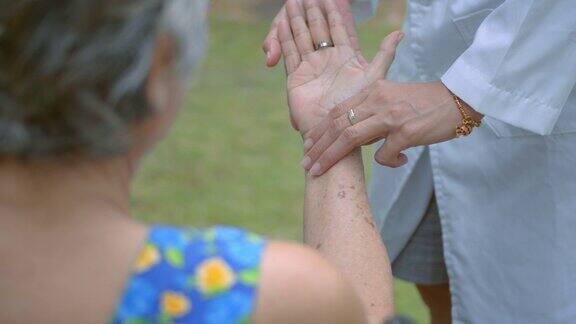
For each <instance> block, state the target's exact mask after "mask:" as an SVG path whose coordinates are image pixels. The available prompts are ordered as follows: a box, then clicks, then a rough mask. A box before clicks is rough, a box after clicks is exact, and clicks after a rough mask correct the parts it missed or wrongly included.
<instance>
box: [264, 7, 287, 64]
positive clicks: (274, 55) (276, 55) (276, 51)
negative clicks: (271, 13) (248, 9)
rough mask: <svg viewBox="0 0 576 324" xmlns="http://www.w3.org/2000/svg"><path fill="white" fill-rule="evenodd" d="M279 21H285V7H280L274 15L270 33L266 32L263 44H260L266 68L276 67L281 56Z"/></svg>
mask: <svg viewBox="0 0 576 324" xmlns="http://www.w3.org/2000/svg"><path fill="white" fill-rule="evenodd" d="M281 19H287V16H286V8H285V7H282V9H281V10H280V12H279V13H278V15H276V17H275V18H274V20H273V21H272V24H271V25H270V31H269V32H268V35H266V38H265V39H264V43H263V44H262V50H263V51H264V53H265V54H266V65H267V66H268V67H273V66H276V64H278V61H280V57H281V56H282V55H281V54H282V52H281V51H282V49H281V48H280V41H279V39H278V22H279V21H280V20H281Z"/></svg>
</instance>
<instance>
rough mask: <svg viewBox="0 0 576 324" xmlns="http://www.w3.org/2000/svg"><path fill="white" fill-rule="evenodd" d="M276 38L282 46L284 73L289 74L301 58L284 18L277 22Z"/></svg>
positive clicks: (296, 66)
mask: <svg viewBox="0 0 576 324" xmlns="http://www.w3.org/2000/svg"><path fill="white" fill-rule="evenodd" d="M278 39H279V41H280V45H281V47H282V55H283V56H284V65H285V67H286V73H287V74H291V73H292V72H294V70H296V68H298V65H300V62H301V61H302V59H301V58H300V52H298V48H297V47H296V43H295V42H294V38H293V36H292V31H291V30H290V25H288V21H287V20H285V19H282V20H280V21H279V22H278Z"/></svg>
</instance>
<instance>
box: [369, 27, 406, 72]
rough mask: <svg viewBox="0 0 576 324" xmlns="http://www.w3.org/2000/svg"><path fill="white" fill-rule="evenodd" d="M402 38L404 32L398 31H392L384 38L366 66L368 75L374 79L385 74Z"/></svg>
mask: <svg viewBox="0 0 576 324" xmlns="http://www.w3.org/2000/svg"><path fill="white" fill-rule="evenodd" d="M402 38H404V33H402V32H399V31H395V32H392V33H390V34H389V35H388V36H386V37H385V38H384V40H383V41H382V43H381V44H380V49H379V50H378V53H376V56H375V57H374V59H373V60H372V62H371V63H370V65H369V66H368V69H367V73H368V75H369V76H371V77H372V78H374V79H375V80H376V79H381V78H384V77H385V76H386V73H388V69H390V65H392V62H393V61H394V57H395V55H396V47H397V46H398V44H399V43H400V42H401V41H402Z"/></svg>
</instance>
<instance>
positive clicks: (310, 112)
mask: <svg viewBox="0 0 576 324" xmlns="http://www.w3.org/2000/svg"><path fill="white" fill-rule="evenodd" d="M304 5H305V6H306V13H307V16H308V17H307V18H308V21H309V23H308V24H306V22H304V20H303V19H300V18H303V15H301V14H300V12H301V11H299V10H300V9H301V8H299V5H298V3H297V2H296V1H288V3H287V9H288V10H287V11H288V18H289V20H290V25H289V24H288V22H287V21H283V22H280V23H279V37H280V41H281V43H282V50H283V54H284V60H285V64H286V73H287V75H288V80H287V90H288V103H289V106H290V113H291V118H292V122H293V124H294V127H295V128H297V129H298V130H299V131H300V132H301V133H302V134H304V133H306V132H307V131H308V130H309V129H310V128H312V127H313V126H315V125H316V124H317V123H318V122H320V121H321V120H322V118H323V117H325V116H326V115H327V114H328V112H329V111H330V109H332V108H333V107H334V106H336V105H337V104H339V103H341V102H343V101H344V100H346V99H348V98H350V97H352V96H354V95H355V94H357V93H358V92H360V91H361V90H362V89H365V88H366V87H367V86H369V85H370V84H372V83H373V82H375V81H376V80H378V79H381V78H383V77H384V76H385V74H386V72H387V70H388V68H389V66H390V63H391V62H392V60H393V58H394V52H395V47H396V43H397V39H398V36H399V35H400V33H398V32H395V33H392V34H390V35H389V36H388V37H386V39H385V40H384V42H383V43H382V45H381V46H380V51H379V52H378V54H377V55H376V57H375V58H374V60H373V61H372V63H371V64H369V65H366V64H363V63H362V62H363V58H362V57H361V56H360V55H359V53H357V52H355V51H354V49H353V48H352V47H351V42H350V39H349V36H348V34H347V33H346V29H345V26H344V24H343V22H342V19H341V18H340V16H339V13H338V11H337V9H336V7H335V6H333V3H332V2H331V1H326V5H325V8H326V11H327V14H328V19H329V20H330V28H328V24H327V23H326V21H325V20H323V19H322V18H323V15H322V11H321V10H320V7H319V6H318V5H317V3H316V1H315V0H306V1H305V2H304ZM319 15H320V16H321V17H322V18H321V17H319ZM311 21H314V22H315V23H314V24H311V23H310V22H311ZM322 22H324V23H322ZM308 25H310V29H308ZM322 29H324V30H322ZM306 34H308V35H306ZM322 34H324V35H331V38H332V39H333V41H334V46H333V47H327V48H323V49H319V50H314V49H313V45H312V42H311V40H312V38H317V37H313V36H315V35H322ZM293 35H297V36H296V39H294V38H293ZM325 37H327V36H325ZM317 42H318V41H317Z"/></svg>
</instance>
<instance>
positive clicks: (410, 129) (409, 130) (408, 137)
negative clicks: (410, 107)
mask: <svg viewBox="0 0 576 324" xmlns="http://www.w3.org/2000/svg"><path fill="white" fill-rule="evenodd" d="M398 135H399V136H400V137H401V139H402V140H404V141H405V142H412V141H413V140H414V138H415V136H416V129H415V127H414V126H412V125H411V124H410V123H406V124H403V125H401V126H400V127H399V128H398Z"/></svg>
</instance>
